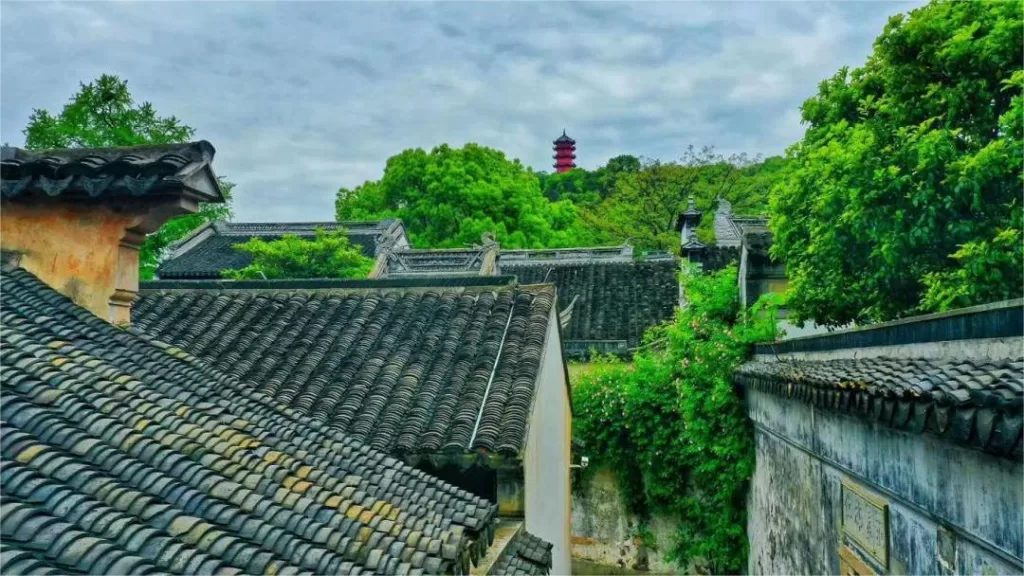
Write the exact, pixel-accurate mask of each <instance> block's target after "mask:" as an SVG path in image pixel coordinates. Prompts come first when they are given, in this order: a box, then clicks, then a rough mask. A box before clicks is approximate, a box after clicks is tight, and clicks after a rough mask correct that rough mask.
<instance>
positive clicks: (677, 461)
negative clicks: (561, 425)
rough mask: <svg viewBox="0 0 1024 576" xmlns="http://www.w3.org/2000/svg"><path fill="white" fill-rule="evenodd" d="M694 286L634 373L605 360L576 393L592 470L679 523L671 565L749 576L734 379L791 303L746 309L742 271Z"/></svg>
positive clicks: (750, 463)
mask: <svg viewBox="0 0 1024 576" xmlns="http://www.w3.org/2000/svg"><path fill="white" fill-rule="evenodd" d="M682 281H683V286H684V294H685V296H686V299H687V301H688V305H687V306H686V307H685V308H683V309H682V310H681V311H680V312H678V313H677V315H676V318H675V320H674V321H673V322H669V323H666V324H664V325H661V326H659V327H657V328H655V329H652V330H651V331H650V332H649V333H648V334H647V336H646V338H645V345H644V347H643V348H642V349H641V350H640V351H639V352H638V353H637V354H636V356H635V357H634V359H633V362H632V363H624V362H620V361H616V360H614V359H601V360H599V361H597V362H596V363H595V364H594V366H593V367H592V369H591V370H589V371H588V372H586V373H585V374H584V375H583V376H582V377H581V379H580V381H579V382H577V383H576V384H575V386H574V390H573V406H574V421H573V428H574V433H575V435H576V436H577V439H578V440H580V441H582V442H583V445H584V446H585V453H586V454H587V455H588V456H589V457H590V459H591V461H592V463H593V465H592V466H591V468H590V469H591V470H593V469H597V468H601V467H607V468H610V469H612V470H614V471H615V472H616V474H617V476H618V479H619V484H620V488H621V492H622V494H623V497H624V498H625V499H626V504H627V505H628V506H629V508H630V509H631V510H632V511H633V512H634V513H635V514H636V515H637V516H638V517H639V518H640V519H641V522H645V521H646V520H647V519H649V518H650V515H651V512H652V511H654V510H657V511H659V513H661V514H667V515H670V516H671V517H673V518H676V519H677V520H678V526H677V529H676V532H675V536H674V538H673V541H672V542H671V543H669V546H667V547H666V550H667V556H668V558H669V559H671V560H674V561H676V562H677V563H678V564H679V565H680V566H686V565H687V564H688V563H691V562H693V563H694V564H695V565H697V566H699V567H701V568H702V569H703V570H708V571H710V572H712V573H737V572H742V571H744V570H745V568H746V557H747V539H746V530H745V527H746V492H747V486H748V484H749V480H750V477H751V474H752V472H753V468H754V452H753V434H752V430H751V426H750V423H749V422H748V421H747V418H746V414H745V411H744V409H743V407H742V405H741V400H740V398H739V397H738V396H737V395H736V393H735V391H734V389H733V386H732V382H731V377H730V376H731V372H732V370H733V368H735V367H736V366H737V365H738V364H739V363H740V362H742V361H743V360H744V359H745V358H746V357H747V355H748V353H749V351H750V348H751V344H752V343H754V342H758V341H764V340H771V339H773V338H774V336H775V330H776V314H775V312H776V310H777V306H778V304H779V303H778V302H777V301H776V300H773V299H769V298H765V299H763V300H762V301H759V302H758V303H757V304H755V305H754V306H753V307H752V308H751V309H750V310H747V311H741V310H739V307H738V299H737V289H736V268H735V267H730V268H727V269H725V270H722V271H720V272H717V273H715V274H709V275H701V274H697V273H695V272H694V271H690V272H689V273H687V274H684V275H683V277H682ZM659 544H663V543H659Z"/></svg>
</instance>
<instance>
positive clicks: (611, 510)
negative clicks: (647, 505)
mask: <svg viewBox="0 0 1024 576" xmlns="http://www.w3.org/2000/svg"><path fill="white" fill-rule="evenodd" d="M581 478H583V479H584V480H583V485H580V479H581ZM573 482H574V486H573V497H572V557H573V559H574V560H583V561H586V562H587V563H592V564H598V565H601V566H609V567H617V568H620V569H625V570H630V569H631V570H639V571H649V572H650V573H653V574H678V573H679V568H678V567H677V566H675V565H674V564H673V563H670V562H668V561H666V560H665V556H664V551H665V550H666V549H667V548H668V543H669V542H670V541H671V538H672V535H673V533H674V532H675V527H676V523H675V522H674V521H673V520H672V519H671V518H667V517H664V516H655V517H654V518H652V519H651V521H650V523H649V524H648V529H649V530H650V531H651V532H652V533H653V534H654V537H655V541H656V548H657V549H655V550H651V549H647V548H645V547H644V546H642V545H641V544H640V543H639V541H638V539H637V538H635V537H634V536H635V534H636V529H637V526H638V525H639V519H638V518H636V517H635V516H634V515H633V514H631V513H630V511H629V510H628V509H627V508H626V505H625V504H624V503H623V498H622V494H621V493H620V491H619V485H618V482H617V481H616V478H615V473H614V472H613V471H612V470H610V469H607V468H601V469H597V470H586V471H585V472H580V471H578V470H577V471H575V473H574V476H573ZM607 573H613V572H607Z"/></svg>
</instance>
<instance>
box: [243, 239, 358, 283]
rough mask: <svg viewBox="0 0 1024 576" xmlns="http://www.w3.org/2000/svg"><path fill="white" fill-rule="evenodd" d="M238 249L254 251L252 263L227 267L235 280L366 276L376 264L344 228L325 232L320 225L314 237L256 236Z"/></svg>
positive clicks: (251, 252)
mask: <svg viewBox="0 0 1024 576" xmlns="http://www.w3.org/2000/svg"><path fill="white" fill-rule="evenodd" d="M235 249H236V250H241V251H243V252H248V253H249V254H251V255H252V263H251V264H249V265H248V266H246V267H245V268H242V269H240V270H225V271H224V276H225V277H226V278H233V279H235V280H244V279H266V280H277V279H286V278H366V276H367V274H369V273H370V270H371V269H372V268H373V259H372V258H367V257H366V256H363V254H362V250H361V249H360V247H359V246H357V245H355V244H352V243H350V242H349V239H348V233H347V232H346V231H345V230H343V229H338V230H334V231H331V232H325V231H324V230H323V229H320V228H318V229H317V231H316V237H315V238H302V237H300V236H296V235H294V234H285V235H284V236H282V237H281V238H280V239H279V240H272V241H269V242H268V241H265V240H262V239H260V238H258V237H254V238H253V239H251V240H249V241H248V242H245V243H244V244H239V245H237V246H235Z"/></svg>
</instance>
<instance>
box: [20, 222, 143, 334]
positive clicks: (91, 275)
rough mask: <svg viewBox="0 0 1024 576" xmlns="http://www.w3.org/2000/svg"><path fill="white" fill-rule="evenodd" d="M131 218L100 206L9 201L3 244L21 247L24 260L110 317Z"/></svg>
mask: <svg viewBox="0 0 1024 576" xmlns="http://www.w3.org/2000/svg"><path fill="white" fill-rule="evenodd" d="M131 224H132V217H131V216H128V215H123V214H117V213H114V212H113V211H111V210H109V209H107V208H103V207H98V206H85V205H78V206H76V205H54V204H48V205H45V206H44V205H27V204H15V203H8V202H4V203H3V206H2V207H0V245H2V246H3V248H4V249H5V250H14V251H17V252H20V253H21V262H20V264H21V266H22V267H23V268H25V269H26V270H28V271H29V272H32V273H33V274H35V275H36V276H38V277H39V279H41V280H42V281H44V282H46V283H47V284H49V285H50V286H52V287H54V288H55V289H56V290H58V291H60V292H61V293H62V294H64V295H66V296H68V297H69V298H71V299H72V300H74V301H75V302H76V303H78V304H79V305H81V306H84V307H85V308H88V309H89V311H91V312H92V313H94V314H96V315H97V316H99V317H100V318H109V316H110V308H111V307H110V298H111V296H112V295H113V294H114V288H115V286H116V285H117V282H118V278H117V271H118V258H119V248H120V247H119V243H120V241H121V239H122V238H123V237H124V234H125V228H127V227H129V226H131ZM120 257H121V258H122V260H123V259H124V256H123V255H121V256H120ZM122 264H123V265H129V264H130V263H125V262H122ZM129 269H131V268H129ZM134 270H138V260H137V255H136V262H135V267H134ZM137 276H138V274H137V273H136V278H135V283H136V284H137V283H138V278H137Z"/></svg>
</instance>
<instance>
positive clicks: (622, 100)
mask: <svg viewBox="0 0 1024 576" xmlns="http://www.w3.org/2000/svg"><path fill="white" fill-rule="evenodd" d="M918 4H920V2H913V3H905V2H904V3H891V2H889V3H881V2H844V3H836V4H830V3H819V2H738V3H732V2H685V3H684V2H679V3H668V2H661V3H594V4H590V3H547V2H545V3H540V2H517V3H490V2H488V3H484V2H474V3H467V2H463V3H443V4H437V3H399V2H373V3H342V2H302V3H299V2H290V3H273V4H272V3H269V2H256V1H249V2H237V1H236V2H213V1H206V2H139V3H122V2H89V3H85V2H76V3H64V4H48V3H43V2H35V1H33V2H17V1H12V0H6V1H4V2H3V3H2V8H0V140H2V141H4V142H8V143H11V144H22V143H23V142H24V137H23V135H22V134H21V130H22V129H23V128H24V126H25V124H26V122H27V120H28V117H29V115H30V114H31V112H32V109H33V108H46V109H48V110H51V111H53V112H57V111H59V110H60V108H61V107H62V106H63V104H64V103H65V102H66V101H67V100H68V98H70V97H71V95H72V94H74V93H75V92H76V90H77V88H78V83H79V82H81V81H88V80H91V79H93V78H96V77H98V76H99V75H100V74H103V73H113V74H117V75H118V76H120V77H122V78H124V79H126V80H128V82H129V87H130V88H131V90H132V93H133V95H134V96H135V97H136V99H137V100H148V101H150V102H152V103H153V104H154V106H155V107H156V109H157V111H158V112H159V113H160V114H163V115H172V114H173V115H175V116H177V117H179V118H180V119H182V120H183V121H184V122H185V123H187V124H188V125H190V126H192V127H194V128H195V129H196V133H197V137H198V138H205V139H207V140H209V141H211V142H212V143H213V144H214V146H215V147H216V148H217V157H216V160H215V162H214V167H215V170H216V171H217V172H218V174H222V175H224V176H227V177H228V178H229V179H230V180H232V181H234V182H236V183H237V184H238V187H237V188H236V198H237V200H236V205H235V219H236V220H239V221H268V220H278V221H288V220H330V219H332V218H333V211H334V208H333V199H334V193H335V191H336V190H337V188H338V187H339V186H346V187H352V186H355V185H357V184H359V183H361V182H362V181H364V180H366V179H377V178H379V177H380V175H381V172H382V170H383V167H384V162H385V160H386V159H387V158H388V157H389V156H391V155H393V154H396V153H398V152H400V151H401V150H403V149H405V148H411V147H422V148H430V147H432V146H434V145H437V144H440V143H445V142H447V143H449V144H452V145H462V144H463V143H465V142H477V143H480V144H484V145H487V146H493V147H496V148H499V149H501V150H504V151H505V152H506V154H508V155H509V156H511V157H515V158H519V159H521V160H522V161H523V162H524V163H526V164H528V165H530V166H533V167H534V168H536V169H538V170H544V169H550V164H551V140H553V139H554V138H555V137H556V136H557V135H559V134H561V132H562V129H563V128H565V129H567V130H568V133H569V135H571V136H573V137H574V138H575V139H576V140H577V143H578V150H577V154H578V156H579V158H578V160H577V161H578V162H579V164H580V165H581V166H584V167H596V166H599V165H601V164H603V163H604V162H605V161H606V160H607V159H608V158H610V157H612V156H615V155H617V154H622V153H632V154H636V155H641V156H648V157H654V158H660V159H663V160H668V159H673V158H678V157H679V156H680V155H681V151H682V150H683V149H685V147H686V146H687V145H690V144H693V145H696V146H703V145H712V146H715V147H716V148H717V149H718V150H719V151H720V152H722V153H739V152H746V153H748V154H751V155H755V154H763V155H772V154H780V153H782V152H783V151H784V150H785V148H786V146H787V145H789V144H790V143H792V142H794V141H795V140H797V139H799V137H800V136H801V134H802V129H801V127H800V115H799V110H798V108H799V105H800V103H801V102H802V101H803V100H804V99H806V98H807V97H808V96H810V95H812V94H813V93H814V92H815V90H816V86H817V84H818V82H819V81H821V80H822V79H824V78H826V77H828V76H830V75H831V74H833V73H834V72H835V71H836V70H837V69H838V68H839V67H841V66H844V65H853V66H856V65H859V64H861V63H863V61H864V59H865V57H866V56H867V55H868V54H869V53H870V50H871V43H872V41H873V40H874V38H875V37H876V36H877V35H878V34H879V33H880V32H881V31H882V28H883V27H884V25H885V22H886V20H887V19H888V18H889V17H890V16H891V15H893V14H897V13H900V12H906V11H908V10H910V9H912V8H913V7H914V6H916V5H918Z"/></svg>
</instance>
